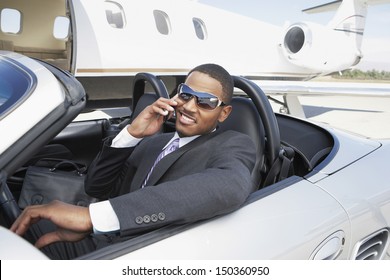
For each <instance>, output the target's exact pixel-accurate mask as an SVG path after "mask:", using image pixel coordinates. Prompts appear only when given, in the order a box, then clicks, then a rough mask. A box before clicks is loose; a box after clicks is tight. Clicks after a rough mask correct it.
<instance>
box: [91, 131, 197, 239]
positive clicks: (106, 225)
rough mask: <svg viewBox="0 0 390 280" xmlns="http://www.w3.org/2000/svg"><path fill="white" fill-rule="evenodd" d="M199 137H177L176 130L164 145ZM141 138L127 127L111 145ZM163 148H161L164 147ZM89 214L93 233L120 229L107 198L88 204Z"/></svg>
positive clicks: (122, 145) (127, 144)
mask: <svg viewBox="0 0 390 280" xmlns="http://www.w3.org/2000/svg"><path fill="white" fill-rule="evenodd" d="M197 137H199V135H195V136H191V137H182V138H179V135H178V134H177V132H176V133H175V135H174V136H173V137H172V139H171V140H170V141H169V142H168V143H167V144H166V145H165V146H164V148H165V147H166V146H168V145H169V144H170V143H171V142H172V141H173V140H174V139H176V138H179V148H180V147H183V146H184V145H186V144H188V143H190V142H191V141H192V140H194V139H196V138H197ZM141 140H142V138H135V137H133V136H132V135H131V134H130V133H129V132H128V131H127V127H125V128H124V129H122V131H121V132H119V133H118V135H117V136H116V137H115V138H114V139H113V140H112V143H111V147H113V148H127V147H134V146H136V145H137V144H138V143H139V142H140V141H141ZM164 148H163V149H164ZM89 214H90V216H91V221H92V225H93V230H94V232H95V233H110V232H116V231H118V230H119V229H120V224H119V220H118V217H117V215H116V214H115V211H114V209H113V208H112V206H111V203H110V202H109V201H108V200H105V201H100V202H96V203H91V204H90V205H89Z"/></svg>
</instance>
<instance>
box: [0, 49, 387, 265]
mask: <svg viewBox="0 0 390 280" xmlns="http://www.w3.org/2000/svg"><path fill="white" fill-rule="evenodd" d="M181 78H182V77H176V79H175V81H176V82H178V83H179V82H180V79H181ZM132 82H133V87H131V83H130V86H129V98H128V100H131V103H129V105H128V106H127V105H123V104H124V103H120V104H116V103H115V102H114V103H112V102H111V103H110V102H108V101H106V102H100V103H99V102H98V103H99V104H100V105H99V106H96V105H97V104H98V103H96V102H95V104H94V106H92V105H91V104H89V100H88V98H87V94H86V92H87V93H88V91H87V90H86V89H85V86H84V84H82V83H81V82H80V81H79V80H76V79H75V78H74V77H73V76H71V75H70V74H68V73H67V72H64V71H62V70H59V69H58V68H56V67H54V66H51V65H49V64H47V63H44V62H42V61H39V60H33V59H31V58H28V57H25V56H22V55H20V54H16V53H12V52H5V51H0V134H1V142H0V186H1V188H0V203H1V209H0V216H1V217H0V222H1V227H0V248H1V249H0V258H1V259H19V258H21V259H45V258H46V256H45V255H44V254H42V253H41V252H40V251H39V250H38V249H36V248H35V247H34V246H32V245H31V244H29V243H28V242H27V241H25V240H24V239H23V238H22V237H19V236H17V235H15V234H13V233H12V232H11V231H9V230H8V228H9V227H10V225H11V224H12V222H13V221H14V220H15V218H16V217H17V216H18V215H19V213H20V205H19V197H20V193H21V189H22V186H23V180H24V174H25V173H24V172H23V170H26V168H27V167H28V166H29V165H33V164H34V163H35V162H36V161H37V160H39V159H41V158H48V157H49V158H50V157H53V158H61V157H64V158H67V159H70V160H75V161H78V162H80V161H82V162H85V163H86V164H87V165H88V164H89V163H90V162H91V160H92V159H93V157H94V156H95V155H96V153H97V152H98V150H99V148H100V144H101V141H102V139H103V138H105V137H107V136H108V135H114V134H115V133H117V132H118V131H119V130H120V128H121V127H122V126H123V125H124V124H125V123H128V122H130V121H131V117H132V116H134V115H135V114H137V112H138V110H139V108H142V106H144V104H147V103H148V102H150V100H154V99H155V98H157V97H158V96H169V95H168V93H167V88H168V89H169V87H166V86H164V81H163V79H161V78H160V77H159V78H156V77H155V76H153V75H151V74H148V73H139V74H138V75H137V76H136V77H135V78H134V79H133V81H132ZM234 82H235V87H236V88H237V96H235V97H234V99H233V101H232V105H233V108H234V110H233V112H234V114H232V115H231V116H229V119H228V121H227V122H224V124H223V126H222V127H221V129H235V130H239V131H241V132H243V133H247V134H249V135H250V137H252V139H254V141H256V144H257V151H253V152H254V153H257V157H258V168H257V169H256V170H255V172H254V174H253V176H254V177H255V178H257V179H259V180H260V182H261V183H259V188H258V190H257V191H255V192H253V193H252V194H251V195H250V197H249V198H248V199H247V201H246V203H245V204H244V205H243V206H242V207H241V208H240V209H238V210H237V211H234V212H232V213H229V214H226V215H222V216H218V217H215V218H213V219H209V220H204V221H199V222H196V223H192V224H184V225H169V226H166V227H163V228H159V229H156V230H154V231H151V232H148V233H145V234H142V235H139V236H137V237H134V238H132V239H129V240H127V241H124V242H121V243H117V244H114V245H112V246H108V247H105V248H102V249H99V250H96V251H95V252H92V253H90V254H88V255H85V256H82V257H81V258H80V259H138V260H140V259H150V258H153V259H159V258H161V259H176V260H177V259H299V260H307V259H390V247H389V244H390V172H389V171H390V165H389V158H390V141H375V140H370V139H365V138H360V137H357V136H354V135H349V134H347V133H345V132H342V131H338V130H336V129H332V128H330V127H326V126H324V125H322V124H321V125H320V124H316V123H313V122H309V121H307V120H303V119H298V118H294V117H291V116H289V115H285V114H276V113H274V112H273V111H272V108H271V106H270V104H269V102H268V99H267V97H266V95H265V94H264V93H263V92H262V90H261V89H260V88H259V87H258V86H257V85H255V84H254V83H253V82H251V81H249V80H247V79H244V78H241V77H234ZM286 83H287V82H286ZM145 85H147V87H146V86H145ZM118 103H119V102H118ZM130 104H131V105H130ZM119 105H121V106H119ZM97 107H100V110H101V111H103V112H106V113H107V112H108V113H107V114H106V115H105V117H98V116H95V115H94V114H92V112H93V109H96V108H97ZM104 107H107V108H109V109H110V110H106V109H107V108H104ZM115 107H118V108H115ZM119 107H122V108H119ZM123 107H125V108H123ZM121 114H123V115H121ZM81 115H83V116H87V117H84V118H81ZM110 116H111V117H110ZM164 129H165V130H166V131H172V130H174V129H175V128H174V122H172V123H170V122H168V123H166V126H165V127H164Z"/></svg>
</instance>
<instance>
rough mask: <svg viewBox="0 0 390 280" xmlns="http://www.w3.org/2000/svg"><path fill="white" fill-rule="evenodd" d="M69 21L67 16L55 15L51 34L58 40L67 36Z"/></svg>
mask: <svg viewBox="0 0 390 280" xmlns="http://www.w3.org/2000/svg"><path fill="white" fill-rule="evenodd" d="M69 25H70V21H69V19H68V18H67V17H62V16H59V17H56V19H55V20H54V28H53V36H54V38H56V39H59V40H65V39H66V38H68V36H69Z"/></svg>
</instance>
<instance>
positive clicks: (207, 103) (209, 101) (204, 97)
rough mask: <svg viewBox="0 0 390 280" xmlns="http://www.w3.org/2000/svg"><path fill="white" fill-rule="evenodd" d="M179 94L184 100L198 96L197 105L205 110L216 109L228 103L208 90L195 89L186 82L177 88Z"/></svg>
mask: <svg viewBox="0 0 390 280" xmlns="http://www.w3.org/2000/svg"><path fill="white" fill-rule="evenodd" d="M177 94H178V96H179V98H180V99H181V100H183V101H184V102H188V101H190V100H191V99H192V98H193V97H194V96H195V97H196V105H197V106H198V107H199V108H201V109H205V110H214V109H215V108H217V107H218V106H225V105H226V104H225V103H223V102H222V101H221V100H219V98H218V97H216V96H215V95H212V94H211V93H207V92H198V91H194V90H193V89H192V88H190V87H189V86H187V85H186V84H180V85H179V86H178V88H177Z"/></svg>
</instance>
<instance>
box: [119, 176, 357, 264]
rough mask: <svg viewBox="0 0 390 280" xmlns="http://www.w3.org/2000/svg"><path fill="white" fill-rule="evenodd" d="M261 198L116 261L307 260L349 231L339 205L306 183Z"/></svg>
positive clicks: (298, 183) (304, 181)
mask: <svg viewBox="0 0 390 280" xmlns="http://www.w3.org/2000/svg"><path fill="white" fill-rule="evenodd" d="M264 191H265V190H264ZM261 193H262V191H258V194H257V195H258V196H259V195H260V197H259V198H257V199H256V200H255V201H253V202H251V203H249V204H247V205H246V206H244V207H242V208H241V209H239V210H237V211H235V212H233V213H231V214H228V215H225V216H223V217H221V218H218V219H214V220H211V221H207V222H204V223H202V224H200V225H198V226H196V227H193V228H191V230H186V231H184V232H181V233H179V234H177V235H174V236H172V237H169V238H166V239H164V240H161V241H159V242H156V243H154V244H152V245H149V246H147V247H143V248H141V249H138V250H136V251H134V252H131V253H130V254H128V255H124V256H123V257H122V258H125V259H148V258H151V256H152V257H153V258H154V259H290V258H298V259H309V258H310V256H311V255H312V253H313V252H314V251H315V249H316V248H317V247H318V246H319V245H320V244H321V243H322V242H323V241H324V240H325V239H326V238H327V237H328V236H329V235H331V234H332V233H334V232H337V231H343V232H345V233H348V234H349V232H350V230H349V222H348V216H347V215H346V213H345V211H344V209H343V208H342V207H341V206H340V205H339V203H338V202H337V201H336V200H334V199H333V198H332V197H331V196H330V195H328V194H327V193H326V192H324V191H323V190H321V189H320V188H318V187H316V186H315V185H313V184H311V183H309V182H308V181H306V180H298V181H296V182H294V183H293V185H292V186H289V187H286V186H280V187H279V188H276V189H275V190H274V192H273V193H272V194H270V195H266V196H264V197H262V196H261ZM309 198H310V199H309Z"/></svg>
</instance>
